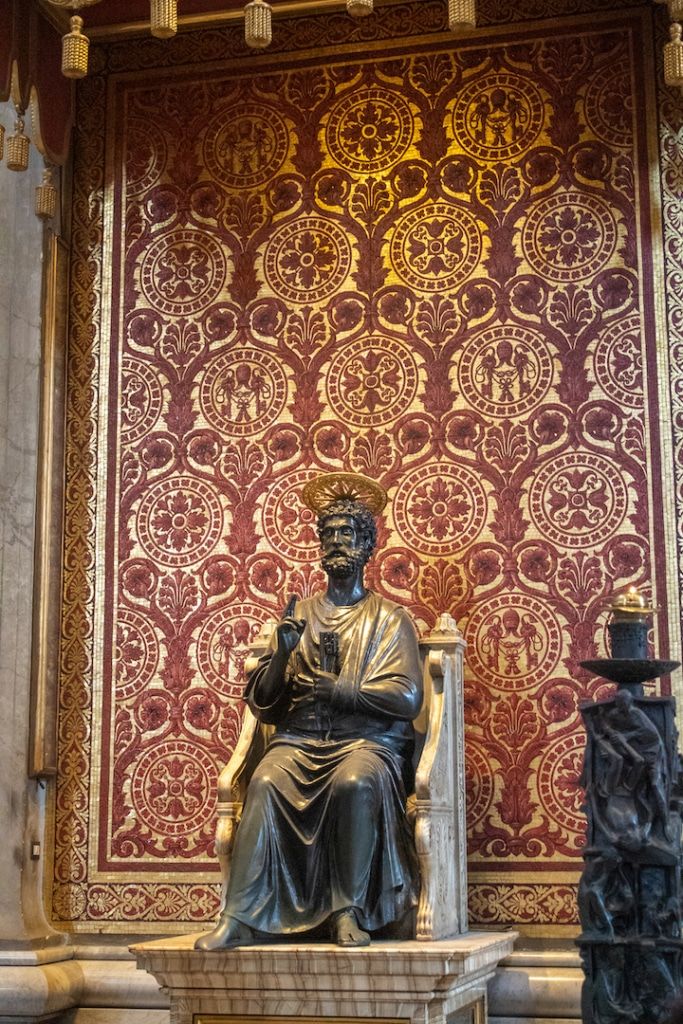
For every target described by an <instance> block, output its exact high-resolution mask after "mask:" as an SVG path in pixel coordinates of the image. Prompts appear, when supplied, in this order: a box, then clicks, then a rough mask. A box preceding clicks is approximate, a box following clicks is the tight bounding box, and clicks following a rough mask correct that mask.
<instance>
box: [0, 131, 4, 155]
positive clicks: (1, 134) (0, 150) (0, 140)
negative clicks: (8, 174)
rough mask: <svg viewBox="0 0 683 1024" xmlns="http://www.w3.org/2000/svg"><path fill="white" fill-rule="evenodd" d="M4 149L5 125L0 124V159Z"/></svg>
mask: <svg viewBox="0 0 683 1024" xmlns="http://www.w3.org/2000/svg"><path fill="white" fill-rule="evenodd" d="M4 151H5V126H4V124H0V160H2V154H3V153H4Z"/></svg>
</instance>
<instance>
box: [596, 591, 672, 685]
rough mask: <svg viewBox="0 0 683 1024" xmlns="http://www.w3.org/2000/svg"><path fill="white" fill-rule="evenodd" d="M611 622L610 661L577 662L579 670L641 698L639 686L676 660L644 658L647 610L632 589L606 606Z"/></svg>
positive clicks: (640, 598) (667, 670)
mask: <svg viewBox="0 0 683 1024" xmlns="http://www.w3.org/2000/svg"><path fill="white" fill-rule="evenodd" d="M610 611H611V613H612V621H611V622H610V623H609V625H608V626H607V630H608V632H609V637H610V646H611V648H612V657H611V658H593V659H591V660H590V661H581V662H579V664H580V665H581V668H585V669H588V671H589V672H594V673H595V675H596V676H602V677H603V679H609V681H610V682H611V683H616V684H617V686H619V687H623V688H624V689H627V690H630V691H631V693H632V694H633V696H634V697H638V696H642V693H643V683H644V682H646V681H647V680H648V679H658V678H659V677H660V676H664V675H666V674H667V673H668V672H673V670H674V669H675V668H678V666H679V665H680V661H663V660H662V659H661V658H648V657H647V654H648V645H647V632H648V621H647V620H648V616H649V615H651V614H652V613H653V612H654V611H655V609H654V608H651V607H650V606H649V605H648V603H647V601H646V599H645V598H644V597H642V596H641V595H640V594H639V593H638V591H637V590H636V588H635V587H629V589H628V591H627V592H626V593H625V594H620V595H617V596H616V597H615V598H614V599H613V601H612V604H611V606H610Z"/></svg>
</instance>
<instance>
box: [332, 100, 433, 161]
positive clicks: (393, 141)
mask: <svg viewBox="0 0 683 1024" xmlns="http://www.w3.org/2000/svg"><path fill="white" fill-rule="evenodd" d="M325 137H326V140H327V148H328V150H329V153H330V156H331V157H332V158H333V160H336V162H337V163H338V164H339V165H340V167H344V168H345V169H346V170H349V171H357V172H360V173H361V174H375V173H377V171H384V170H386V169H387V168H388V167H391V166H392V164H394V163H396V162H397V161H398V160H400V159H401V157H403V155H404V154H405V152H406V150H407V149H408V147H409V146H410V144H411V142H412V141H413V115H412V114H411V112H410V107H409V106H408V104H407V103H406V101H405V100H404V99H403V97H402V96H400V95H399V94H398V93H394V92H391V91H390V90H389V89H383V88H379V87H376V88H373V89H364V90H362V91H359V90H356V89H354V90H353V91H352V92H350V93H347V94H346V96H344V97H343V98H342V99H341V100H339V102H338V103H337V104H336V105H335V106H334V107H333V108H332V112H331V114H330V118H329V121H328V122H327V127H326V129H325Z"/></svg>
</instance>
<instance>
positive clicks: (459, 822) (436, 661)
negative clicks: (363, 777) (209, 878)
mask: <svg viewBox="0 0 683 1024" xmlns="http://www.w3.org/2000/svg"><path fill="white" fill-rule="evenodd" d="M276 626H277V622H276V621H275V620H271V621H270V622H267V623H266V624H265V625H264V626H263V628H262V629H261V632H260V633H259V634H258V636H257V637H256V638H255V639H254V640H253V641H252V644H251V645H250V654H249V657H248V658H247V660H246V662H245V666H244V668H245V672H246V673H249V672H250V671H251V669H252V668H254V667H255V666H256V663H257V661H258V659H259V658H260V657H261V656H262V655H263V654H265V653H267V651H268V649H269V647H270V643H271V638H272V636H273V632H274V630H275V628H276ZM464 650H465V642H464V640H463V638H462V634H461V633H460V630H459V629H458V627H457V625H456V622H455V620H454V619H453V618H451V616H450V615H448V614H443V615H441V616H439V618H438V621H437V623H436V626H435V627H434V629H433V630H432V631H431V632H430V633H428V634H427V635H425V636H423V637H421V638H420V652H421V655H422V659H423V672H424V694H425V696H424V702H423V705H422V708H421V710H420V713H419V714H418V715H417V717H416V719H415V722H414V725H415V733H416V743H415V758H414V762H415V792H414V794H411V795H410V797H409V800H408V813H409V816H410V817H411V818H412V819H413V821H414V828H415V845H416V849H417V853H418V858H419V862H420V883H421V886H420V901H419V905H418V911H417V921H416V930H415V937H416V938H418V939H427V940H434V939H441V938H447V937H449V936H452V935H457V934H460V933H462V932H465V931H467V861H466V856H467V849H466V832H465V746H464V739H465V737H464V717H463V661H464ZM272 731H273V727H272V726H267V725H263V724H262V723H260V722H259V721H258V720H257V719H256V718H255V717H254V715H253V714H252V713H251V711H250V710H249V708H245V711H244V718H243V721H242V730H241V732H240V736H239V739H238V741H237V745H236V746H235V750H234V751H233V754H232V757H231V758H230V760H229V761H228V763H227V764H226V766H225V768H224V769H223V771H222V772H221V774H220V776H219V779H218V824H217V828H216V853H217V855H218V859H219V861H220V864H221V869H222V875H223V884H224V892H225V887H226V886H227V880H228V877H229V874H230V857H231V853H232V846H233V843H234V838H235V830H236V828H237V827H238V825H239V819H240V817H241V813H242V804H243V801H244V798H245V796H246V791H247V787H248V784H249V779H250V778H251V775H252V772H253V771H254V768H255V767H256V765H257V764H258V762H259V760H260V758H261V757H262V756H263V753H264V751H265V749H266V746H267V744H268V741H269V738H270V735H271V734H272Z"/></svg>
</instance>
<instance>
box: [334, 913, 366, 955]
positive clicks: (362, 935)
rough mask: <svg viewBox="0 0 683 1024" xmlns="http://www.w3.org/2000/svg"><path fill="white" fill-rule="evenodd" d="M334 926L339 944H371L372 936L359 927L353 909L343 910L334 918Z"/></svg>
mask: <svg viewBox="0 0 683 1024" xmlns="http://www.w3.org/2000/svg"><path fill="white" fill-rule="evenodd" d="M333 927H334V933H335V939H336V942H337V945H338V946H369V945H370V936H369V935H368V933H367V932H364V931H363V929H362V928H359V927H358V922H357V921H356V915H355V914H354V912H353V910H350V909H349V910H341V911H340V912H339V913H338V914H337V915H336V917H335V918H334V924H333Z"/></svg>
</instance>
